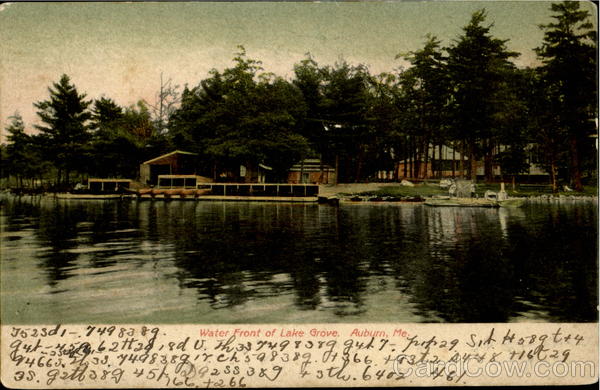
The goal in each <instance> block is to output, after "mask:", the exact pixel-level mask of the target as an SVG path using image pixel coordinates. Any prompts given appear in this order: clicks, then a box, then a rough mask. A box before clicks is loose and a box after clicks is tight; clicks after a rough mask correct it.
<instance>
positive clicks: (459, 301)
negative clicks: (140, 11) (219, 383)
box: [0, 197, 598, 323]
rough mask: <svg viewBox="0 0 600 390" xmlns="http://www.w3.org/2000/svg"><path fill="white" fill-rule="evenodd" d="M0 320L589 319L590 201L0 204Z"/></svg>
mask: <svg viewBox="0 0 600 390" xmlns="http://www.w3.org/2000/svg"><path fill="white" fill-rule="evenodd" d="M1 202H2V210H1V220H0V223H1V227H2V233H1V240H2V245H1V247H2V249H1V277H2V286H1V289H2V291H1V292H2V320H3V321H4V323H41V322H44V323H56V322H67V323H77V322H98V323H99V322H103V323H136V322H147V323H182V322H187V323H238V322H280V323H286V322H315V323H316V322H380V321H381V322H383V321H393V322H490V321H493V322H507V321H575V322H577V321H595V320H596V319H597V310H596V304H597V299H598V297H597V280H598V273H597V259H596V253H597V234H598V232H597V223H598V221H597V212H598V210H597V202H595V201H593V202H592V201H581V202H580V201H577V202H575V201H568V202H562V203H560V204H547V203H546V204H541V203H538V204H528V205H526V206H525V207H523V208H521V209H512V210H511V209H469V208H428V207H426V206H423V205H399V204H387V205H384V204H381V205H342V206H340V207H339V208H336V207H331V206H324V205H317V204H288V203H242V202H193V201H192V202H189V201H184V202H182V201H173V202H150V201H147V202H136V201H122V202H117V201H66V200H53V199H50V198H31V197H23V198H10V197H4V198H2V200H1Z"/></svg>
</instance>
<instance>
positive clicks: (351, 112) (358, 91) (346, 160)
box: [322, 61, 373, 182]
mask: <svg viewBox="0 0 600 390" xmlns="http://www.w3.org/2000/svg"><path fill="white" fill-rule="evenodd" d="M323 72H324V78H325V83H324V85H323V100H322V116H323V121H324V124H325V130H326V133H325V137H326V139H327V148H328V150H327V154H328V155H329V156H331V155H333V156H334V160H335V165H336V171H337V176H338V180H340V181H345V182H352V181H360V180H362V179H363V177H365V176H366V175H364V172H363V170H364V165H365V161H366V160H367V155H368V152H369V151H368V144H369V142H370V140H372V139H373V133H372V130H373V128H372V127H371V126H370V123H369V101H370V96H369V94H370V84H369V83H370V75H369V71H368V69H367V68H366V67H365V66H364V65H356V66H354V65H350V64H348V63H347V62H345V61H341V62H339V63H336V64H335V65H334V66H327V67H325V68H323Z"/></svg>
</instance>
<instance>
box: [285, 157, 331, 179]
mask: <svg viewBox="0 0 600 390" xmlns="http://www.w3.org/2000/svg"><path fill="white" fill-rule="evenodd" d="M335 182H336V177H335V169H334V168H333V167H331V166H330V165H327V164H324V163H323V162H322V161H321V160H320V159H318V158H307V159H304V160H302V161H300V162H298V163H296V164H294V165H292V167H291V168H290V170H289V172H288V183H293V184H298V183H302V184H308V183H314V184H334V183H335Z"/></svg>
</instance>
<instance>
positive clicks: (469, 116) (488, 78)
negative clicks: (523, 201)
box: [447, 10, 518, 180]
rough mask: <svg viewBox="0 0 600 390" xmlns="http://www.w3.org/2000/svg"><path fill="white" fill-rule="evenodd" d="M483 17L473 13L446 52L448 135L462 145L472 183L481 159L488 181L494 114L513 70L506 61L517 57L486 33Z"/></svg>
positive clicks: (484, 16) (502, 43)
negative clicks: (448, 80) (448, 94)
mask: <svg viewBox="0 0 600 390" xmlns="http://www.w3.org/2000/svg"><path fill="white" fill-rule="evenodd" d="M486 16H487V14H486V12H485V11H484V10H480V11H477V12H475V13H473V15H472V17H471V21H470V22H469V24H468V25H467V26H465V27H464V28H463V32H464V33H463V35H461V36H460V37H459V38H458V40H457V41H455V43H454V44H453V45H451V46H450V47H449V48H448V49H447V50H448V70H449V75H450V79H451V88H452V91H453V93H452V98H451V104H450V115H451V118H452V121H451V124H452V132H453V136H454V137H455V139H457V140H461V141H463V142H464V143H465V144H466V151H467V152H468V156H469V160H470V169H469V171H470V177H471V179H472V180H475V179H476V174H477V171H476V161H477V160H478V159H479V158H481V157H484V159H485V161H486V163H485V175H486V179H487V180H489V179H490V178H491V168H492V166H491V164H490V162H491V160H492V153H493V150H494V146H495V145H496V142H495V140H494V138H495V136H496V134H495V132H496V131H497V128H498V123H497V122H496V119H497V118H496V115H495V114H496V112H497V111H498V109H499V107H498V104H499V101H500V100H501V99H502V95H503V93H502V88H503V87H504V76H505V75H506V73H507V71H509V69H510V68H514V65H513V64H512V63H511V62H510V61H509V59H510V58H512V57H515V56H517V55H518V54H517V53H514V52H510V51H508V50H507V48H506V42H507V41H506V40H501V39H497V38H494V37H493V36H492V35H491V34H490V29H491V25H488V26H485V25H484V22H485V19H486ZM464 151H465V150H463V152H464Z"/></svg>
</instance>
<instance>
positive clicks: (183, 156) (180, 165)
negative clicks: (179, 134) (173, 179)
mask: <svg viewBox="0 0 600 390" xmlns="http://www.w3.org/2000/svg"><path fill="white" fill-rule="evenodd" d="M196 158H197V154H196V153H191V152H184V151H182V150H174V151H172V152H170V153H167V154H163V155H162V156H158V157H155V158H153V159H151V160H148V161H144V162H143V163H142V164H141V165H140V181H141V182H142V184H144V185H156V184H158V176H159V175H195V174H196Z"/></svg>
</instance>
